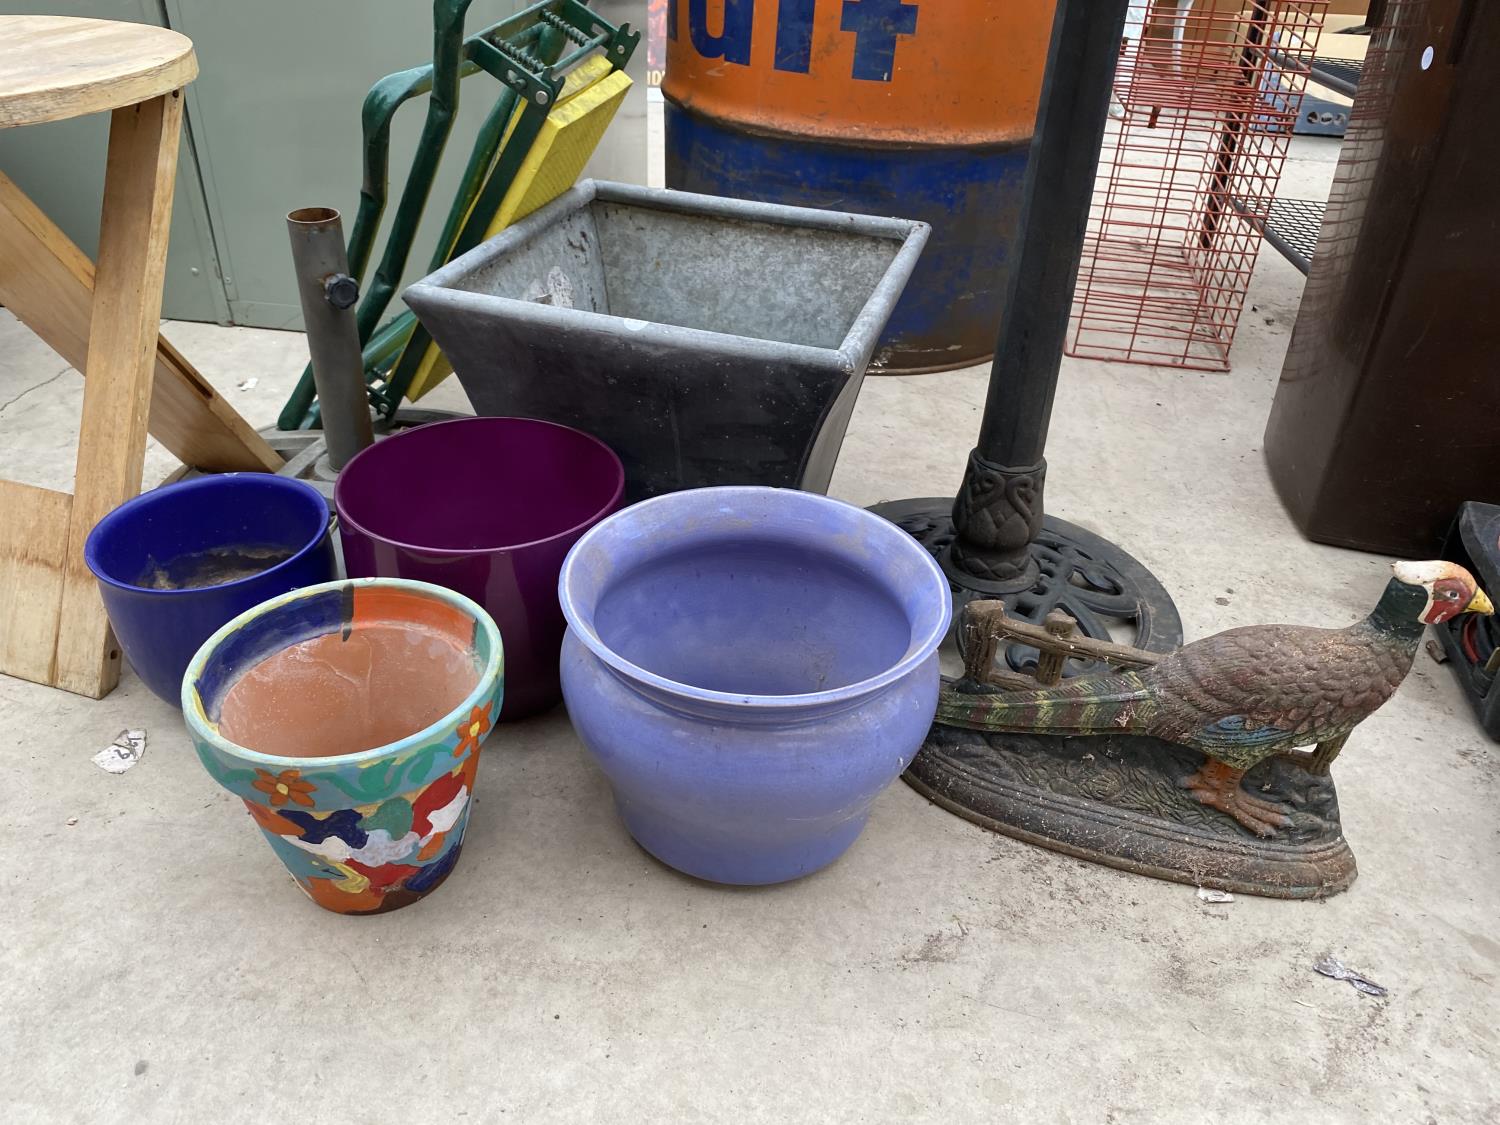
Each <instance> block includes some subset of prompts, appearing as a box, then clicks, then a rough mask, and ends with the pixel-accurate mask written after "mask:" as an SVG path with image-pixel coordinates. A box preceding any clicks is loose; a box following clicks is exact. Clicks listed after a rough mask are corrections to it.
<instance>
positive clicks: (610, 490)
mask: <svg viewBox="0 0 1500 1125" xmlns="http://www.w3.org/2000/svg"><path fill="white" fill-rule="evenodd" d="M624 487H625V470H624V469H623V468H622V467H621V466H620V459H619V458H618V457H616V456H615V455H614V453H613V451H611V450H610V448H609V447H608V446H606V445H605V444H604V443H603V442H601V441H599V439H597V438H595V437H591V436H590V435H588V434H586V433H583V432H581V431H579V430H574V429H570V428H569V427H567V426H560V425H558V424H556V423H554V422H541V421H537V420H536V419H532V418H459V419H455V420H453V421H450V422H435V423H433V424H431V425H427V426H420V427H417V428H416V429H411V430H406V431H404V432H402V433H399V434H396V435H395V436H393V437H388V438H386V439H385V440H384V441H378V442H376V443H375V444H374V445H372V446H370V447H368V448H367V449H365V450H363V451H362V452H360V453H359V455H358V456H356V457H354V458H352V459H351V460H350V461H349V463H348V464H347V465H345V466H344V469H343V472H341V473H340V474H339V479H338V484H337V485H336V486H335V488H334V503H335V505H336V506H337V508H338V514H339V535H340V538H341V540H342V543H343V548H344V567H345V570H346V571H347V572H348V574H349V577H351V578H365V577H371V576H379V577H383V578H409V579H414V580H416V581H419V582H432V583H435V584H437V585H439V586H446V587H447V588H448V589H450V590H456V591H457V592H459V593H460V594H463V595H465V596H466V597H469V598H472V599H474V601H476V602H478V603H479V604H480V605H482V606H484V608H485V610H486V611H488V613H489V614H490V616H492V617H493V618H494V619H495V623H496V624H497V625H498V626H499V627H500V635H501V636H502V637H504V638H505V660H506V668H505V707H504V709H503V711H502V712H501V715H500V718H501V719H503V720H511V719H519V718H523V717H525V716H527V715H531V714H535V713H536V712H538V711H544V710H546V709H547V708H549V707H552V706H554V705H556V703H557V702H558V700H559V699H561V698H562V690H561V688H560V687H559V686H558V682H557V657H558V650H559V649H560V648H561V647H562V638H563V632H564V630H565V629H566V624H565V622H564V621H563V616H562V610H561V609H560V608H559V607H558V604H557V575H558V571H559V570H560V569H561V567H562V562H563V559H564V558H565V557H567V554H568V550H569V548H571V547H572V546H573V544H574V543H576V542H577V541H578V538H579V536H581V535H582V534H583V533H584V532H585V531H587V530H588V529H589V528H591V527H593V526H594V524H596V523H598V522H599V520H601V519H603V518H604V517H605V516H606V515H608V514H609V513H610V512H612V511H614V510H615V508H616V507H618V506H619V503H620V496H621V493H622V492H623V490H624Z"/></svg>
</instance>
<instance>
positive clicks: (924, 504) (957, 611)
mask: <svg viewBox="0 0 1500 1125" xmlns="http://www.w3.org/2000/svg"><path fill="white" fill-rule="evenodd" d="M870 511H872V512H874V513H875V514H876V515H878V516H883V517H884V518H886V519H888V520H890V521H891V522H892V523H893V524H895V525H896V526H897V527H899V528H901V530H903V531H905V532H906V533H907V534H909V535H911V536H912V537H913V538H915V539H916V540H917V542H919V543H921V544H922V546H924V547H926V548H927V549H928V550H929V551H931V552H932V553H933V554H934V555H935V556H936V557H937V560H938V562H939V563H940V564H941V565H942V567H943V570H944V571H945V572H946V573H947V575H948V578H949V581H950V582H951V583H952V585H953V601H954V605H953V619H954V621H957V620H958V619H959V618H960V616H961V615H962V612H963V607H964V605H966V604H967V603H968V602H971V601H974V600H975V599H976V598H1001V599H1003V600H1004V601H1005V609H1006V612H1007V613H1009V614H1010V615H1011V616H1012V617H1020V618H1024V619H1025V620H1027V621H1033V622H1036V623H1037V624H1041V622H1042V620H1043V618H1045V617H1046V616H1047V614H1048V613H1050V612H1051V611H1052V610H1054V609H1061V610H1063V611H1064V612H1065V613H1067V614H1068V615H1069V616H1071V617H1072V618H1073V619H1074V620H1076V621H1077V622H1078V627H1079V630H1080V631H1081V632H1083V633H1084V634H1085V635H1087V636H1090V637H1093V638H1095V639H1097V640H1101V641H1107V640H1111V639H1115V640H1120V639H1122V638H1120V637H1118V636H1114V637H1112V635H1111V632H1110V626H1111V625H1114V626H1115V628H1116V630H1120V629H1132V630H1134V636H1133V637H1129V638H1123V639H1124V640H1125V641H1126V643H1129V644H1132V645H1134V646H1135V647H1136V648H1144V649H1148V650H1149V651H1151V652H1171V651H1172V650H1173V649H1174V648H1177V647H1178V646H1179V645H1181V644H1182V619H1181V618H1180V617H1179V616H1178V615H1177V606H1176V604H1175V603H1173V601H1172V596H1171V595H1170V594H1168V593H1167V591H1166V589H1165V587H1163V586H1162V584H1161V583H1160V582H1158V581H1157V580H1156V576H1155V575H1154V574H1152V573H1151V572H1150V571H1149V570H1147V569H1146V568H1145V567H1144V566H1142V565H1141V564H1140V563H1139V562H1138V561H1137V560H1136V559H1135V558H1134V557H1133V556H1131V555H1129V554H1127V553H1126V552H1125V551H1122V550H1121V549H1120V548H1119V547H1116V546H1115V545H1114V544H1113V543H1111V542H1110V541H1109V540H1107V539H1104V538H1101V537H1100V536H1098V535H1095V534H1094V533H1093V532H1090V531H1085V530H1084V529H1083V528H1081V527H1078V526H1077V525H1076V524H1071V523H1068V522H1067V521H1066V520H1060V519H1057V518H1055V517H1053V516H1047V517H1046V518H1045V520H1044V521H1043V523H1042V530H1041V533H1040V534H1039V535H1038V536H1037V537H1036V539H1035V540H1033V542H1032V544H1031V560H1032V565H1031V566H1030V567H1028V569H1027V573H1026V575H1025V577H1024V578H1023V579H1021V580H1020V581H1018V582H987V581H985V580H983V579H979V578H974V577H972V576H970V575H967V574H964V573H962V572H961V571H959V570H957V569H956V568H954V567H953V566H952V565H951V564H950V562H949V559H948V547H949V545H950V544H951V543H952V542H953V537H954V529H953V517H952V512H953V501H952V500H947V499H943V498H942V497H937V496H933V497H927V498H924V499H920V500H891V501H887V502H886V503H884V504H876V505H875V506H874V507H873V508H871V509H870ZM1005 662H1006V663H1007V664H1008V665H1009V666H1010V668H1011V670H1012V671H1016V672H1026V671H1029V670H1030V668H1031V667H1032V666H1034V665H1035V664H1036V650H1035V649H1034V648H1031V647H1029V646H1027V645H1019V644H1015V645H1010V646H1009V647H1008V648H1007V649H1006V650H1005ZM1099 670H1100V668H1099V666H1098V665H1096V664H1094V663H1093V662H1087V661H1081V660H1070V661H1068V664H1067V666H1066V668H1065V670H1064V674H1065V675H1070V676H1072V675H1079V674H1081V673H1084V672H1093V671H1099Z"/></svg>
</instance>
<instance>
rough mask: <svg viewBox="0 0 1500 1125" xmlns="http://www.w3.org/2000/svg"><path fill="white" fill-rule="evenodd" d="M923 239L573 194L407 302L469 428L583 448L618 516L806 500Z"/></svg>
mask: <svg viewBox="0 0 1500 1125" xmlns="http://www.w3.org/2000/svg"><path fill="white" fill-rule="evenodd" d="M928 230H929V228H928V227H927V225H926V224H925V223H918V222H909V221H906V220H903V219H883V218H872V217H870V216H867V215H848V214H841V213H838V212H831V211H818V210H811V209H808V208H802V207H782V206H776V205H773V204H767V203H752V202H749V201H746V200H740V199H722V198H718V197H715V196H704V195H692V194H688V193H686V192H675V191H662V190H659V189H652V188H642V187H631V186H627V185H624V184H614V183H604V182H599V181H595V180H585V181H583V182H582V183H580V184H578V185H577V186H576V187H574V188H573V189H572V190H570V191H568V192H565V193H564V194H563V195H562V196H560V197H559V198H557V199H556V200H554V201H553V202H552V203H550V204H548V205H547V206H546V207H543V208H541V209H540V210H538V211H537V212H536V213H534V214H532V215H530V216H528V217H527V218H525V219H522V220H521V221H520V222H518V223H516V224H515V225H514V226H511V227H509V228H508V229H506V230H505V231H503V232H501V233H500V234H499V235H497V236H496V237H494V238H492V239H490V240H489V241H488V242H486V243H484V244H483V245H481V246H477V247H475V248H474V249H473V250H471V251H470V252H469V253H467V254H465V255H463V256H462V257H459V258H457V259H455V260H454V261H453V262H451V263H449V264H448V265H446V266H444V267H443V268H442V269H440V270H438V271H437V272H436V273H434V274H432V275H430V276H429V277H427V278H425V279H423V280H422V281H419V282H418V283H416V284H415V285H413V286H412V287H411V288H410V289H408V290H407V291H406V294H405V298H406V302H407V304H409V305H410V306H411V307H412V308H413V309H414V310H415V311H416V313H417V315H418V316H419V317H420V318H421V320H422V323H423V324H424V325H425V326H426V327H427V329H428V330H429V331H430V332H431V333H432V335H433V338H434V339H435V340H436V341H437V343H438V345H439V346H440V347H441V348H442V349H443V351H444V352H445V353H446V355H447V356H448V358H449V360H450V361H451V362H452V364H453V368H454V370H455V371H456V372H457V374H458V377H459V379H460V381H461V382H462V383H463V386H464V390H465V391H466V392H467V393H468V396H469V401H470V402H471V403H472V404H473V406H474V409H475V411H476V412H477V413H479V414H497V415H517V416H523V417H530V418H544V419H547V420H549V421H553V422H561V423H563V424H564V425H568V426H573V427H576V428H577V429H580V430H583V431H585V432H586V433H591V434H594V435H595V436H596V437H598V438H599V439H600V440H602V441H603V442H604V443H605V444H606V445H608V446H609V447H610V448H611V449H613V450H614V451H615V452H616V453H618V454H619V455H620V459H621V461H623V462H624V465H625V501H626V503H634V502H635V501H637V500H641V499H643V498H645V497H648V496H656V495H660V494H662V493H666V492H673V491H676V490H678V489H684V488H698V487H703V486H708V485H727V484H742V485H771V486H783V487H791V488H800V489H806V490H808V491H812V492H823V491H825V490H826V489H827V487H828V481H829V478H830V477H831V476H832V474H833V466H834V462H835V461H836V460H837V458H838V452H839V447H840V445H841V444H842V443H843V440H844V431H845V429H846V428H847V427H848V424H849V417H850V415H851V414H852V413H853V411H854V402H855V399H856V397H857V396H858V394H859V387H860V383H861V381H862V380H863V378H864V374H865V368H866V366H867V365H868V364H869V362H870V356H871V353H872V351H873V350H874V348H875V344H876V341H877V340H878V339H879V338H880V334H881V331H882V329H883V328H884V327H885V323H886V321H887V319H888V318H889V317H890V315H891V310H892V309H893V308H894V307H895V304H896V301H897V299H898V298H899V297H900V296H901V292H902V290H903V288H904V287H905V285H906V282H907V279H908V278H909V277H910V276H911V272H912V270H913V268H914V267H915V266H916V263H917V259H918V257H919V255H920V254H921V252H922V247H923V245H924V244H925V243H926V241H927V235H928Z"/></svg>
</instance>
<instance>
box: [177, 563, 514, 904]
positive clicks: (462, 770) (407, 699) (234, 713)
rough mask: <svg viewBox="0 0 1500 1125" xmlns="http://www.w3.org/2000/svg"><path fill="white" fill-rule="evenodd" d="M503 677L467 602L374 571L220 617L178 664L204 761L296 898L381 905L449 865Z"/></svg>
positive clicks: (498, 656) (478, 612)
mask: <svg viewBox="0 0 1500 1125" xmlns="http://www.w3.org/2000/svg"><path fill="white" fill-rule="evenodd" d="M289 656H291V657H294V658H293V659H288V657H289ZM504 681H505V677H504V665H503V656H502V651H501V646H500V634H499V632H498V630H496V628H495V624H494V622H493V621H491V620H490V618H489V617H488V615H486V614H485V612H484V610H482V609H481V608H480V607H479V606H477V605H475V604H474V603H473V602H472V601H470V600H469V599H468V598H465V597H462V596H460V595H458V594H455V593H453V592H452V591H449V590H444V589H440V588H438V587H436V586H432V585H429V584H427V583H423V582H403V581H397V580H391V579H381V578H370V579H361V580H357V581H351V582H328V583H324V584H323V585H320V586H311V587H308V588H306V589H303V590H296V591H293V592H292V593H290V594H284V595H282V596H281V597H278V598H272V599H271V600H270V601H267V602H265V603H263V604H261V605H258V606H256V607H255V608H254V609H251V610H248V611H247V612H245V613H243V614H241V615H240V616H239V617H237V618H235V619H234V620H233V621H231V622H229V623H228V624H227V625H225V626H224V627H223V628H222V629H220V630H219V631H218V632H217V633H215V634H214V635H213V636H212V637H210V638H209V639H208V640H207V641H205V642H204V644H203V647H202V648H201V649H199V650H198V653H197V655H196V656H194V657H193V659H192V662H191V663H190V664H189V665H188V669H187V673H186V675H185V676H184V678H183V682H182V710H183V715H184V716H185V718H186V719H187V724H188V731H189V733H190V734H191V735H192V738H193V743H194V745H195V746H196V748H197V751H198V759H199V761H201V762H202V763H203V768H204V769H206V770H207V771H208V772H209V774H210V775H211V776H212V777H213V779H214V780H215V781H217V782H218V783H219V784H220V785H222V786H223V787H224V788H225V789H227V790H229V791H230V792H231V793H233V794H234V795H235V796H236V797H239V798H240V799H241V800H242V801H243V802H244V804H245V808H246V809H247V810H248V811H249V813H250V816H251V818H252V819H253V820H254V821H255V823H256V825H257V826H258V827H259V828H260V829H261V831H262V832H263V833H264V835H265V838H266V841H267V842H268V843H269V844H270V845H271V848H272V850H273V851H275V853H276V855H277V856H278V857H279V858H280V859H281V861H282V863H284V864H285V865H286V867H287V870H288V871H289V872H290V873H291V875H292V877H293V879H295V880H296V882H297V885H298V886H299V887H301V888H302V890H303V891H304V892H306V894H307V896H308V897H309V898H311V899H312V900H313V901H314V902H315V903H317V904H318V905H319V906H321V907H324V908H325V909H328V910H332V911H335V912H337V913H339V914H379V913H383V912H385V911H388V910H393V909H395V908H397V907H400V906H405V905H407V904H409V903H412V902H416V901H417V900H419V899H421V898H423V897H425V896H426V895H427V894H428V893H429V892H431V891H432V890H434V889H435V888H436V887H437V886H438V885H439V884H440V883H442V882H443V880H445V879H446V878H447V877H448V875H449V874H450V873H451V872H452V871H453V868H454V865H455V864H456V863H457V862H458V854H459V849H460V847H461V846H462V845H463V838H464V830H465V828H466V827H467V825H468V823H469V810H470V808H471V806H472V796H473V792H474V779H475V775H476V773H477V771H478V768H479V749H480V746H481V744H482V743H483V742H484V739H485V737H486V736H487V735H488V734H489V732H490V730H491V727H492V725H493V720H494V718H495V716H496V712H497V711H498V710H499V707H500V700H501V695H502V692H503V687H504Z"/></svg>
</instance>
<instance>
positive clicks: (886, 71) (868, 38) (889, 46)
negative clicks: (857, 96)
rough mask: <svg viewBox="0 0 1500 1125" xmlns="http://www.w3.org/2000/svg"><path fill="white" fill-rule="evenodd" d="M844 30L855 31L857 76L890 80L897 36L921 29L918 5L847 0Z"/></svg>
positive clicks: (899, 0)
mask: <svg viewBox="0 0 1500 1125" xmlns="http://www.w3.org/2000/svg"><path fill="white" fill-rule="evenodd" d="M839 29H840V30H841V31H852V32H854V77H855V78H864V79H868V80H870V81H872V82H889V81H890V80H891V70H892V68H893V67H894V66H895V65H896V37H897V36H898V35H913V34H915V33H916V30H917V6H916V5H915V4H907V3H904V2H903V0H844V18H843V20H842V22H841V23H840V24H839Z"/></svg>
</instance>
